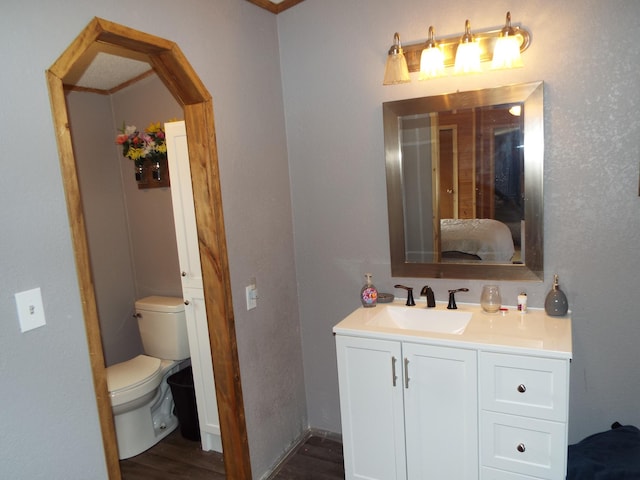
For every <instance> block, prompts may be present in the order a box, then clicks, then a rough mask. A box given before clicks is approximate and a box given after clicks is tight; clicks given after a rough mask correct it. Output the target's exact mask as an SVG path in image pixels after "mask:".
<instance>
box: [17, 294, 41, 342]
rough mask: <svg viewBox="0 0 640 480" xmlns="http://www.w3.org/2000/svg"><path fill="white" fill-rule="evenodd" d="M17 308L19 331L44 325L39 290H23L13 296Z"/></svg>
mask: <svg viewBox="0 0 640 480" xmlns="http://www.w3.org/2000/svg"><path fill="white" fill-rule="evenodd" d="M14 296H15V299H16V306H17V308H18V320H20V331H21V332H23V333H24V332H26V331H29V330H33V329H34V328H38V327H41V326H43V325H45V323H46V322H45V318H44V307H43V306H42V293H41V292H40V288H34V289H32V290H25V291H24V292H18V293H16V294H15V295H14Z"/></svg>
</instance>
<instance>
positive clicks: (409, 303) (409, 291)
mask: <svg viewBox="0 0 640 480" xmlns="http://www.w3.org/2000/svg"><path fill="white" fill-rule="evenodd" d="M395 288H404V289H405V290H406V291H407V303H406V305H407V307H413V306H414V305H415V304H416V302H415V301H414V300H413V288H412V287H405V286H404V285H395Z"/></svg>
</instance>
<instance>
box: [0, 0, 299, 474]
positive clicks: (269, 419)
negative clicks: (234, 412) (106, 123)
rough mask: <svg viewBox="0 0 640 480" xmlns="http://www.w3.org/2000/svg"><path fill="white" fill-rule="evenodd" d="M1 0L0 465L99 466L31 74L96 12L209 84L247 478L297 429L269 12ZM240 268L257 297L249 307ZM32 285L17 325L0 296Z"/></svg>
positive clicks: (286, 215) (71, 285) (37, 87)
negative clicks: (163, 44)
mask: <svg viewBox="0 0 640 480" xmlns="http://www.w3.org/2000/svg"><path fill="white" fill-rule="evenodd" d="M9 3H10V4H7V5H3V12H2V15H1V16H0V40H1V42H0V45H2V47H0V52H1V58H2V60H3V63H4V64H5V65H7V68H6V69H5V72H4V73H3V74H2V76H0V87H1V88H2V89H3V92H4V94H3V95H2V97H1V100H0V107H1V108H0V125H1V126H2V129H3V131H4V135H3V141H2V157H1V160H0V162H1V164H2V175H0V203H1V204H2V205H3V207H2V209H0V224H1V225H2V228H0V246H1V247H2V254H1V255H0V272H1V274H0V318H2V324H1V326H0V352H1V353H0V382H1V384H2V390H3V392H6V394H5V400H4V401H3V408H2V409H1V411H0V419H1V421H2V425H3V428H2V429H1V431H0V477H3V478H15V479H29V480H32V479H39V478H42V479H51V478H66V479H86V478H92V479H101V478H106V467H105V464H104V459H103V450H102V442H101V436H100V431H99V425H98V419H97V412H96V407H95V398H94V394H93V387H92V382H91V372H90V368H89V359H88V350H87V343H86V337H85V330H84V323H83V317H82V308H81V303H80V295H79V291H78V284H77V278H76V272H75V265H74V258H73V249H72V244H71V238H70V231H69V223H68V217H67V212H66V203H65V199H64V191H63V187H62V179H61V174H60V167H59V160H58V154H57V146H56V142H55V135H54V129H53V126H52V121H51V110H50V103H49V96H48V91H47V86H46V81H45V70H46V69H47V68H49V67H50V66H51V65H52V64H53V63H54V62H55V60H56V59H57V58H58V56H59V55H60V54H61V53H62V52H63V51H64V50H65V49H66V48H67V46H68V45H69V44H70V43H71V42H72V41H73V40H74V38H75V37H76V36H77V35H78V34H79V33H80V32H81V31H82V30H83V29H84V27H85V26H86V25H87V23H88V22H89V21H90V20H91V19H92V18H93V17H94V16H99V17H102V18H105V19H108V20H110V21H114V22H118V23H121V24H124V25H127V26H130V27H132V28H136V29H138V30H141V31H144V32H147V33H151V34H155V35H158V36H160V37H163V38H167V39H169V40H172V41H175V42H176V43H177V44H178V45H179V47H180V48H181V50H182V51H183V52H184V54H185V56H186V57H187V59H188V60H189V62H190V63H191V64H192V66H193V67H194V69H195V71H196V72H198V75H199V76H200V78H201V80H202V81H203V83H204V84H205V86H206V87H207V89H208V90H209V91H210V93H211V94H212V96H213V103H214V113H215V118H216V137H217V141H218V153H219V157H220V175H221V182H222V198H223V202H224V205H223V209H224V215H225V222H226V233H227V241H228V250H229V260H230V270H231V287H232V295H233V302H234V310H235V320H236V333H237V337H238V349H239V356H240V365H241V372H240V373H241V377H242V382H243V393H244V400H245V403H246V405H245V410H246V417H247V424H248V429H249V446H250V454H251V461H252V466H253V472H254V476H255V478H259V477H260V476H261V475H262V474H263V473H264V472H265V471H267V470H268V469H269V468H271V467H272V466H273V464H274V462H275V461H276V460H277V459H278V458H279V457H280V456H281V455H282V454H283V453H284V452H285V450H286V449H287V447H288V446H289V445H290V444H291V443H292V442H294V441H295V439H296V438H297V437H298V436H299V435H300V434H301V432H302V431H303V430H304V429H305V428H306V427H307V425H308V422H307V417H306V404H305V392H304V384H303V374H302V353H301V343H300V329H299V321H298V310H297V289H296V279H295V269H294V260H293V253H292V252H293V232H292V222H291V218H292V212H291V203H290V202H291V200H290V190H289V176H288V168H287V153H286V136H285V120H284V109H283V98H282V84H281V78H280V65H279V54H278V37H277V17H276V16H275V15H273V14H271V13H269V12H267V11H266V10H263V9H260V8H258V7H256V6H255V5H252V4H250V3H249V2H245V1H238V0H215V1H213V2H211V1H210V0H192V1H190V2H188V3H187V4H186V5H187V6H185V4H184V3H176V2H171V1H168V0H159V1H156V2H153V3H151V2H138V3H133V4H132V3H131V2H125V1H122V0H115V1H113V2H101V1H98V0H88V1H72V2H61V1H53V2H47V3H44V4H43V3H42V2H40V3H37V4H36V2H22V3H19V2H9ZM231 45H232V46H233V48H227V47H230V46H231ZM247 59H250V60H251V61H247ZM114 120H117V121H121V120H122V119H120V118H118V119H114ZM132 120H136V119H132ZM142 120H145V119H142ZM136 121H137V120H136ZM143 126H146V125H143ZM251 277H255V278H256V279H257V284H258V289H259V294H260V299H259V301H258V308H257V309H255V310H252V311H250V312H247V311H246V308H245V300H244V287H245V285H246V284H247V282H248V281H249V279H250V278H251ZM38 286H39V287H41V289H42V294H43V303H44V308H45V314H46V318H47V325H46V326H44V327H42V328H39V329H36V330H33V331H30V332H26V333H24V334H21V333H20V329H19V325H18V319H17V315H16V306H15V302H14V298H13V294H14V293H15V292H19V291H23V290H27V289H31V288H35V287H38Z"/></svg>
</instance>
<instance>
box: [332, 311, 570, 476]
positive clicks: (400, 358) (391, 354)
mask: <svg viewBox="0 0 640 480" xmlns="http://www.w3.org/2000/svg"><path fill="white" fill-rule="evenodd" d="M333 331H334V334H335V338H336V347H337V361H338V376H339V387H340V408H341V415H342V435H343V445H344V462H345V475H346V479H347V480H349V479H365V478H366V479H380V480H392V479H398V480H400V479H410V480H421V479H427V478H434V479H442V478H451V479H459V480H463V479H465V480H466V479H469V480H470V479H483V480H488V479H491V480H516V479H517V480H533V479H550V480H555V479H564V478H565V475H566V468H567V420H568V401H569V366H570V361H571V356H572V345H571V319H570V316H569V315H567V316H564V317H550V316H547V315H546V314H545V313H544V310H541V309H540V310H538V309H531V308H530V309H529V310H528V312H527V313H525V314H521V313H520V312H518V311H517V310H516V309H515V308H510V309H509V311H508V312H506V313H498V314H495V315H489V314H486V313H484V312H483V311H482V310H481V309H480V306H479V305H471V304H461V303H459V304H458V309H457V310H447V308H446V304H441V303H438V304H437V306H436V308H429V309H427V308H425V304H424V303H418V304H417V305H416V306H414V307H406V306H405V305H404V303H402V302H394V303H390V304H379V305H378V306H377V307H375V308H358V309H357V310H355V311H354V312H353V313H351V314H350V315H349V316H347V317H346V318H345V319H344V320H343V321H341V322H340V323H339V324H337V325H336V326H335V327H334V329H333Z"/></svg>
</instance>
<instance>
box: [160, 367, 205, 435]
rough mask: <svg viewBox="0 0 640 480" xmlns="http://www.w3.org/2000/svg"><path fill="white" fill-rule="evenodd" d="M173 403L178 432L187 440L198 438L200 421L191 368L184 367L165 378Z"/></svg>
mask: <svg viewBox="0 0 640 480" xmlns="http://www.w3.org/2000/svg"><path fill="white" fill-rule="evenodd" d="M167 383H168V384H169V387H171V394H172V395H173V401H174V403H175V409H174V413H175V414H176V416H177V417H178V423H179V424H180V433H181V434H182V436H183V437H184V438H186V439H188V440H200V423H199V421H198V407H197V406H196V392H195V389H194V386H193V370H192V369H191V367H190V366H189V367H186V368H184V369H182V370H180V371H179V372H176V373H174V374H173V375H171V376H169V378H167Z"/></svg>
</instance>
